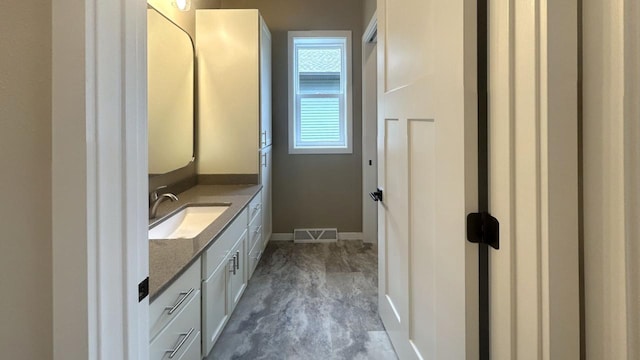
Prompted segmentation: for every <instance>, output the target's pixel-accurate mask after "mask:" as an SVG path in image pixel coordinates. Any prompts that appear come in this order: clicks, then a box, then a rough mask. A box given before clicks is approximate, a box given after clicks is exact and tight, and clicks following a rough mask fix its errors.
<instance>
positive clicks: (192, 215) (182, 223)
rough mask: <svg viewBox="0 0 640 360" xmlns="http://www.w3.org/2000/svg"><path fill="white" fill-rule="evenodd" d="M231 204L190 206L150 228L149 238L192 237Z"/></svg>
mask: <svg viewBox="0 0 640 360" xmlns="http://www.w3.org/2000/svg"><path fill="white" fill-rule="evenodd" d="M228 208H229V205H215V206H189V207H186V208H184V209H182V210H180V211H179V212H177V213H175V214H174V215H172V216H171V217H169V218H167V219H166V220H164V221H162V222H161V223H160V224H158V225H156V226H155V227H154V228H153V229H150V230H149V240H159V239H192V238H194V237H196V236H198V234H200V233H201V232H202V230H204V229H205V228H206V227H207V226H209V224H211V223H212V222H214V221H215V220H216V219H217V218H218V217H219V216H220V215H222V213H224V212H225V210H227V209H228Z"/></svg>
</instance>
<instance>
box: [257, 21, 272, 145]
mask: <svg viewBox="0 0 640 360" xmlns="http://www.w3.org/2000/svg"><path fill="white" fill-rule="evenodd" d="M260 131H261V133H260V147H261V148H264V147H267V146H270V145H271V139H272V136H271V133H272V125H271V33H270V32H269V28H268V27H267V24H266V23H265V22H264V20H263V19H262V17H260Z"/></svg>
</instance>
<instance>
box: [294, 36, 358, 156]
mask: <svg viewBox="0 0 640 360" xmlns="http://www.w3.org/2000/svg"><path fill="white" fill-rule="evenodd" d="M301 33H305V34H301ZM311 33H313V34H311ZM317 33H318V32H295V33H294V34H293V36H292V33H290V34H289V69H290V73H289V76H290V84H289V89H290V98H289V132H290V134H289V152H290V153H350V152H351V139H350V133H351V119H350V105H351V99H350V95H351V94H350V80H351V79H350V71H349V70H350V49H349V43H350V42H349V39H350V33H348V32H341V33H342V34H341V35H342V36H335V35H336V34H332V35H333V36H322V34H317ZM304 35H307V36H304ZM327 35H328V34H327Z"/></svg>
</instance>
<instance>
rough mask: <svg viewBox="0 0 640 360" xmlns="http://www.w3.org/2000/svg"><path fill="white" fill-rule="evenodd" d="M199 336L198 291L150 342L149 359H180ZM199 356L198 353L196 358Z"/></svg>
mask: <svg viewBox="0 0 640 360" xmlns="http://www.w3.org/2000/svg"><path fill="white" fill-rule="evenodd" d="M199 336H200V291H197V292H196V293H195V295H194V296H193V297H192V298H191V300H189V302H188V303H187V304H186V305H185V307H184V308H183V309H182V310H181V311H179V313H178V315H177V316H176V317H175V318H174V319H172V320H171V322H170V323H169V324H168V325H167V327H165V328H164V330H162V331H161V332H160V333H159V334H158V336H156V338H155V339H154V340H153V341H152V342H151V346H150V349H149V359H150V360H165V359H182V358H184V357H183V356H184V355H185V354H188V353H189V350H190V349H191V346H190V345H191V344H192V343H193V341H194V340H195V339H197V338H198V337H199ZM198 348H199V346H198ZM172 350H173V351H172ZM192 351H193V350H192V349H191V352H192ZM172 354H173V356H172ZM199 355H200V353H199V352H198V358H199ZM184 359H187V358H184ZM196 359H197V358H196Z"/></svg>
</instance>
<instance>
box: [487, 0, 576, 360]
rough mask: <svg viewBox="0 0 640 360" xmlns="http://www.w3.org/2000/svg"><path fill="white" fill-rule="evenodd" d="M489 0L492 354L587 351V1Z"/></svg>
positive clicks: (555, 355) (554, 355)
mask: <svg viewBox="0 0 640 360" xmlns="http://www.w3.org/2000/svg"><path fill="white" fill-rule="evenodd" d="M489 3H490V9H491V10H490V11H489V26H490V29H489V34H490V36H489V54H490V55H489V59H490V62H489V74H490V75H489V138H490V142H489V164H490V170H489V171H490V184H489V196H490V197H489V204H490V212H491V213H492V214H493V215H494V216H495V217H496V218H498V219H499V221H500V237H501V239H500V250H498V251H491V253H490V259H489V262H490V272H489V283H490V310H489V312H490V319H491V321H490V324H491V325H490V326H491V343H490V344H491V345H490V349H491V358H492V359H498V360H500V359H519V358H537V359H578V358H580V311H579V308H580V300H579V268H580V265H579V240H578V239H579V223H578V113H577V110H578V88H577V84H578V44H577V40H578V23H577V20H578V1H577V0H569V1H561V2H557V1H551V0H534V1H532V2H527V3H524V2H519V1H516V0H490V1H489Z"/></svg>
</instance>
